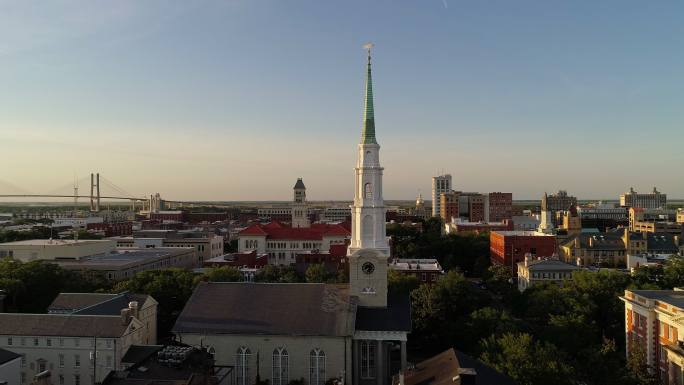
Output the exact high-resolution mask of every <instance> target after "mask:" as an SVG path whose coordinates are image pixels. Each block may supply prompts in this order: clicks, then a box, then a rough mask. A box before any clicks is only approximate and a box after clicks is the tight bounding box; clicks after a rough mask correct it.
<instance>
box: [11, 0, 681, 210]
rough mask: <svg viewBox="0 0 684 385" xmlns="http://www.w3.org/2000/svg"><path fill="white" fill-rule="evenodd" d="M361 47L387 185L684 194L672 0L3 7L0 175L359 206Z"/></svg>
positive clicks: (409, 192)
mask: <svg viewBox="0 0 684 385" xmlns="http://www.w3.org/2000/svg"><path fill="white" fill-rule="evenodd" d="M367 41H372V42H374V43H375V44H376V48H375V50H374V82H375V84H374V86H375V89H374V91H375V96H376V100H375V107H376V115H375V116H376V127H377V133H378V140H379V142H380V144H381V145H382V146H383V147H382V151H381V156H382V162H383V165H384V166H385V198H386V199H412V198H414V197H415V195H416V194H417V192H418V191H419V190H421V191H422V192H423V195H424V196H426V197H427V196H428V195H429V189H430V177H431V176H433V175H435V174H436V173H438V172H441V171H446V172H450V173H451V174H452V175H453V177H454V185H455V187H456V188H457V189H460V190H467V191H483V192H485V191H511V192H513V193H514V198H515V199H526V198H538V197H539V196H541V194H543V192H544V191H549V192H550V191H554V190H557V189H559V188H562V189H567V190H568V191H569V192H570V193H572V194H574V195H577V196H580V197H583V198H616V197H617V196H618V194H619V193H620V192H622V191H624V190H627V189H628V188H629V187H630V186H634V187H635V188H636V189H637V190H650V189H651V188H652V187H653V186H654V185H656V186H658V187H659V189H661V190H662V191H664V192H666V193H668V194H669V195H670V196H671V197H681V198H684V178H683V177H682V168H683V167H682V165H684V151H683V150H682V149H683V148H684V146H683V143H684V2H681V1H642V0H641V1H632V0H614V1H579V0H573V1H552V0H539V1H524V0H516V1H511V0H502V1H472V0H471V1H454V0H437V1H428V0H423V1H336V2H333V1H322V0H316V1H314V0H312V1H282V0H281V1H262V0H251V1H221V2H218V1H217V2H215V1H202V2H187V1H176V2H172V1H154V0H150V1H137V0H132V1H128V0H119V1H115V2H104V1H85V0H84V1H75V0H71V1H50V2H42V1H25V0H17V1H2V0H0V153H2V154H3V158H4V159H3V166H2V168H0V170H1V171H0V180H2V181H5V182H7V183H11V184H14V185H17V186H21V187H22V188H23V189H25V190H28V191H33V192H44V191H47V190H51V189H53V188H55V187H56V186H61V185H65V184H67V183H68V182H69V181H70V180H72V179H73V175H74V174H77V175H79V176H85V175H87V174H88V173H90V172H91V171H99V172H100V173H102V174H103V175H105V176H106V177H107V178H108V179H109V180H111V181H114V182H115V183H117V184H118V185H119V186H122V187H124V188H125V189H126V190H128V191H131V192H133V193H135V194H150V193H153V192H156V191H159V192H160V193H162V195H163V196H165V197H167V198H169V199H216V200H254V199H290V197H291V188H292V185H293V184H294V182H295V180H296V178H297V177H303V178H304V181H305V183H306V185H307V187H308V196H309V197H310V199H315V200H321V199H350V198H351V197H352V194H353V192H352V183H353V174H352V168H353V166H354V160H355V145H356V143H357V142H358V139H359V135H360V129H361V115H362V106H363V80H364V79H363V76H364V61H365V57H364V51H363V50H362V48H361V46H362V45H363V43H365V42H367ZM7 183H5V184H7ZM0 185H1V184H0Z"/></svg>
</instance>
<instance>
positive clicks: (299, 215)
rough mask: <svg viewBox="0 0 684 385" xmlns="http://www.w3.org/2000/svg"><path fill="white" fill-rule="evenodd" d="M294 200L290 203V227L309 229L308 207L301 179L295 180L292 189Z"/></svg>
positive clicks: (304, 187)
mask: <svg viewBox="0 0 684 385" xmlns="http://www.w3.org/2000/svg"><path fill="white" fill-rule="evenodd" d="M292 189H293V190H294V200H293V201H292V221H291V225H292V227H310V226H311V223H310V221H309V207H308V205H307V203H306V186H304V181H302V178H297V183H295V185H294V187H293V188H292Z"/></svg>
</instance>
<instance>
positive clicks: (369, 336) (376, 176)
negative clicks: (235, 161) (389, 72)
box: [173, 48, 411, 385]
mask: <svg viewBox="0 0 684 385" xmlns="http://www.w3.org/2000/svg"><path fill="white" fill-rule="evenodd" d="M357 151H358V158H357V163H356V168H355V178H354V180H355V187H354V202H353V205H352V207H351V211H352V226H351V242H350V245H349V248H348V254H347V256H348V258H349V283H348V284H314V283H208V282H204V283H201V284H200V285H199V286H198V287H197V288H196V290H195V292H194V293H193V295H192V297H191V298H190V300H189V301H188V303H187V304H186V306H185V308H184V309H183V312H182V313H181V314H180V316H179V317H178V320H177V322H176V324H175V326H174V328H173V332H174V333H175V334H176V336H177V337H178V339H179V340H180V341H182V342H183V343H187V344H194V345H202V346H210V347H211V349H212V351H213V352H215V358H216V363H217V364H218V365H229V366H233V367H234V373H235V374H236V375H235V380H236V381H235V383H236V384H237V385H252V384H254V383H255V380H256V378H257V376H258V377H259V379H261V380H262V381H263V380H268V381H269V384H270V385H286V384H288V383H289V382H290V381H291V380H297V379H300V378H303V379H304V381H305V383H306V384H311V385H323V384H325V383H326V381H328V380H330V379H337V380H338V381H340V382H341V383H344V384H355V385H356V384H359V385H370V384H378V385H383V384H390V382H391V381H390V379H391V376H392V375H394V374H397V373H398V372H399V371H400V370H403V369H406V339H407V335H408V333H409V332H410V331H411V315H410V313H411V311H410V310H411V309H410V302H409V298H408V295H390V294H389V293H388V290H387V270H388V260H389V257H390V249H389V246H388V243H387V237H386V232H385V211H386V209H385V205H384V201H383V198H382V173H383V168H382V167H381V165H380V156H379V155H380V145H379V144H378V143H377V141H376V137H375V120H374V116H373V90H372V81H371V56H370V48H369V51H368V64H367V74H366V95H365V112H364V121H363V130H362V134H361V141H360V143H359V144H358V146H357ZM299 224H300V226H306V225H308V223H306V222H304V221H302V222H299Z"/></svg>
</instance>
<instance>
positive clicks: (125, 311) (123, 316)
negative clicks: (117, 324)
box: [121, 308, 131, 325]
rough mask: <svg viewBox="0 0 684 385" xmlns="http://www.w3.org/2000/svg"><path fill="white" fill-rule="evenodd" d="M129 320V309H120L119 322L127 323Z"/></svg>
mask: <svg viewBox="0 0 684 385" xmlns="http://www.w3.org/2000/svg"><path fill="white" fill-rule="evenodd" d="M130 322H131V309H129V308H124V309H121V324H122V325H128V324H129V323H130Z"/></svg>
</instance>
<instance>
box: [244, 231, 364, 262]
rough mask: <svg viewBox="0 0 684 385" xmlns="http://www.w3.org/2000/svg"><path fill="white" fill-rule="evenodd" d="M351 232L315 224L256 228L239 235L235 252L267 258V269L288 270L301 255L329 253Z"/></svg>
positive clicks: (344, 240) (343, 241)
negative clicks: (296, 226) (255, 254)
mask: <svg viewBox="0 0 684 385" xmlns="http://www.w3.org/2000/svg"><path fill="white" fill-rule="evenodd" d="M350 234H351V232H350V229H349V228H347V227H345V226H344V225H342V224H328V223H314V224H312V225H310V226H309V227H308V228H303V227H300V228H293V227H290V226H288V225H286V224H283V223H280V222H270V223H268V224H265V225H261V224H256V225H252V226H249V227H247V228H246V229H244V230H242V231H240V232H239V233H238V237H237V238H238V252H240V253H250V252H252V251H255V252H256V253H257V254H267V255H268V263H269V264H270V265H279V266H289V265H293V264H295V262H296V256H297V254H299V253H304V252H314V251H315V252H329V251H330V247H331V246H333V245H339V244H345V243H346V242H348V240H349V237H350Z"/></svg>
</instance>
